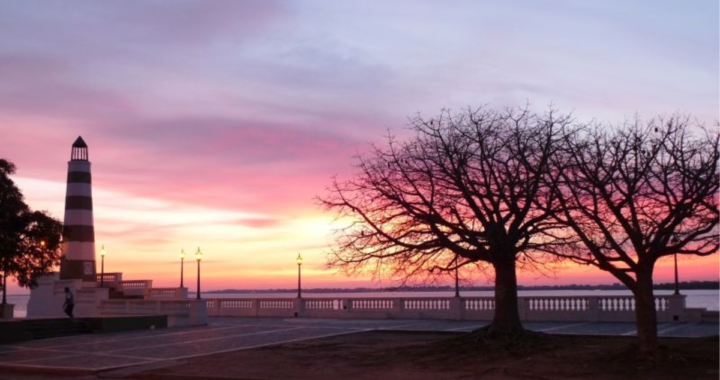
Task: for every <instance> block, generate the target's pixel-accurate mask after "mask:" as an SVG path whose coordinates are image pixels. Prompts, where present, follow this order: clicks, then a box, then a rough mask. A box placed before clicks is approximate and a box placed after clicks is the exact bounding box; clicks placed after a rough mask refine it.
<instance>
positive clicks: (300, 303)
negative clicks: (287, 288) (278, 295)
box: [293, 298, 305, 317]
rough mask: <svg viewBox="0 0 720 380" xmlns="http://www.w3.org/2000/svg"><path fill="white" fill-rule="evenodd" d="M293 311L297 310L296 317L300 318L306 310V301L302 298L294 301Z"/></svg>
mask: <svg viewBox="0 0 720 380" xmlns="http://www.w3.org/2000/svg"><path fill="white" fill-rule="evenodd" d="M293 309H295V316H296V317H299V316H301V315H302V312H303V311H304V310H305V300H304V299H302V298H295V299H294V300H293Z"/></svg>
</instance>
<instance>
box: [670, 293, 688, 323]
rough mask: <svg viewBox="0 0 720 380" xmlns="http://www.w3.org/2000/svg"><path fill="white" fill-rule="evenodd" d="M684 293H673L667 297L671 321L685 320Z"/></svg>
mask: <svg viewBox="0 0 720 380" xmlns="http://www.w3.org/2000/svg"><path fill="white" fill-rule="evenodd" d="M686 297H687V296H686V295H683V294H673V295H671V296H669V297H668V313H669V317H670V320H671V321H673V322H677V321H681V320H685V319H686V318H685V305H686V304H685V301H686Z"/></svg>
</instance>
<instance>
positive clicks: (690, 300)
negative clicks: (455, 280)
mask: <svg viewBox="0 0 720 380" xmlns="http://www.w3.org/2000/svg"><path fill="white" fill-rule="evenodd" d="M518 294H519V295H520V296H521V297H523V296H528V297H542V296H558V297H561V296H624V295H631V294H632V293H630V291H628V290H521V291H519V292H518ZM669 294H672V291H671V290H656V291H655V295H669ZM682 294H685V295H687V301H686V305H687V307H703V308H706V309H708V310H715V311H717V310H719V309H720V291H718V290H683V291H682ZM453 295H454V293H453V292H368V293H312V292H306V293H305V294H303V297H304V298H410V297H452V296H453ZM460 295H462V296H463V297H492V296H493V292H492V291H474V292H462V291H461V292H460ZM202 296H203V298H295V297H297V293H294V292H293V293H218V294H213V293H208V294H203V295H202ZM29 298H30V296H29V295H27V294H10V295H8V296H7V300H8V303H11V304H14V305H15V318H24V317H25V316H26V314H27V303H28V300H29ZM191 298H195V296H194V294H193V295H191Z"/></svg>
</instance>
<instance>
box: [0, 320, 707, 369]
mask: <svg viewBox="0 0 720 380" xmlns="http://www.w3.org/2000/svg"><path fill="white" fill-rule="evenodd" d="M484 325H485V323H483V322H478V321H436V320H327V319H305V318H302V319H287V318H285V319H283V318H235V317H233V318H211V321H210V324H209V325H208V326H204V327H192V328H173V329H160V330H145V331H135V332H125V333H112V334H98V335H81V336H72V337H62V338H53V339H45V340H35V341H29V342H24V343H18V344H11V345H0V373H2V372H3V370H12V369H15V370H20V369H32V370H36V371H42V370H47V371H49V373H52V371H57V372H58V373H61V372H63V371H64V372H66V373H70V372H72V371H77V373H92V372H98V371H105V370H110V369H116V368H122V367H129V366H138V365H143V366H147V365H152V364H153V363H157V364H158V365H162V363H163V362H167V361H176V360H180V359H186V358H192V357H197V356H205V355H211V354H217V353H222V352H229V351H236V350H243V349H249V348H255V347H262V346H269V345H275V344H280V343H287V342H295V341H301V340H307V339H315V338H321V337H329V336H337V335H343V334H352V333H356V332H361V331H372V330H421V331H456V332H462V331H471V330H474V329H476V328H479V327H482V326H484ZM525 326H526V328H528V329H531V330H535V331H543V332H546V333H550V334H583V335H584V334H591V335H634V334H635V326H634V324H633V323H589V322H587V323H577V322H575V323H565V322H528V323H525ZM658 330H659V334H660V336H668V337H703V336H713V335H718V333H719V332H720V331H719V330H720V328H719V326H718V324H717V323H664V324H659V325H658Z"/></svg>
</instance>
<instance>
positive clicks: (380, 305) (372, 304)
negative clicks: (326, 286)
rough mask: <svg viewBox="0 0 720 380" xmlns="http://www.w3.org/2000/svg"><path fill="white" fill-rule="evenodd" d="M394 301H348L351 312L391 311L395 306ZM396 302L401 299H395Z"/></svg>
mask: <svg viewBox="0 0 720 380" xmlns="http://www.w3.org/2000/svg"><path fill="white" fill-rule="evenodd" d="M395 301H396V300H394V299H371V298H359V299H354V300H351V301H350V304H351V305H352V309H353V310H361V309H371V310H392V308H393V305H394V304H395ZM397 301H398V302H400V301H401V299H397Z"/></svg>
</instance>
